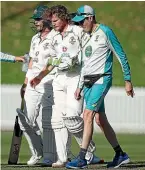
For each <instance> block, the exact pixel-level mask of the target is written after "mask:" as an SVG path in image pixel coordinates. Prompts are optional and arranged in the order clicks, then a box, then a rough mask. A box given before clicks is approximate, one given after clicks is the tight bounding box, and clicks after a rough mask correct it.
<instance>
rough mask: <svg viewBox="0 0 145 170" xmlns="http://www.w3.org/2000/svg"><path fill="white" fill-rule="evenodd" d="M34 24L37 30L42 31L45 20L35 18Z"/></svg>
mask: <svg viewBox="0 0 145 170" xmlns="http://www.w3.org/2000/svg"><path fill="white" fill-rule="evenodd" d="M34 25H35V27H36V30H37V31H38V32H40V31H42V29H43V20H42V19H40V18H38V19H35V21H34Z"/></svg>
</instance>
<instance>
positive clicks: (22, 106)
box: [21, 98, 25, 110]
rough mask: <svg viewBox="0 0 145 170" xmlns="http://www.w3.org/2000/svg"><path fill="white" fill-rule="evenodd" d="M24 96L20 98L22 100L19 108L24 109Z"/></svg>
mask: <svg viewBox="0 0 145 170" xmlns="http://www.w3.org/2000/svg"><path fill="white" fill-rule="evenodd" d="M24 102H25V101H24V98H22V100H21V110H24Z"/></svg>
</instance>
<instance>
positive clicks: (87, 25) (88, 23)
mask: <svg viewBox="0 0 145 170" xmlns="http://www.w3.org/2000/svg"><path fill="white" fill-rule="evenodd" d="M79 25H80V26H81V27H82V28H83V29H84V31H85V32H91V31H92V28H93V23H92V19H91V17H88V18H85V19H84V20H83V21H81V22H79Z"/></svg>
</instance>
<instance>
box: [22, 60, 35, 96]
mask: <svg viewBox="0 0 145 170" xmlns="http://www.w3.org/2000/svg"><path fill="white" fill-rule="evenodd" d="M32 64H33V60H32V58H31V59H30V61H29V67H28V71H27V73H26V75H25V79H24V83H23V85H22V87H21V90H20V93H21V98H24V94H25V90H26V87H27V84H28V77H29V76H30V75H31V71H32V70H31V69H32Z"/></svg>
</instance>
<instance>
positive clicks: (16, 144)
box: [8, 99, 24, 165]
mask: <svg viewBox="0 0 145 170" xmlns="http://www.w3.org/2000/svg"><path fill="white" fill-rule="evenodd" d="M23 109H24V99H22V101H21V110H23ZM22 135H23V131H22V130H21V129H20V125H19V122H18V115H17V116H16V119H15V125H14V131H13V137H12V142H11V149H10V153H9V159H8V164H11V165H16V164H17V162H18V158H19V152H20V147H21V141H22Z"/></svg>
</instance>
